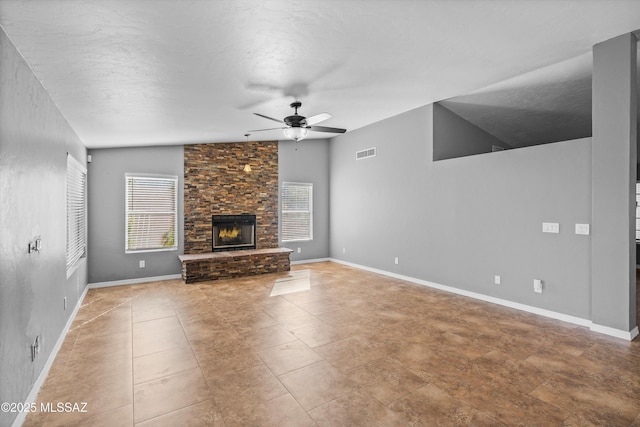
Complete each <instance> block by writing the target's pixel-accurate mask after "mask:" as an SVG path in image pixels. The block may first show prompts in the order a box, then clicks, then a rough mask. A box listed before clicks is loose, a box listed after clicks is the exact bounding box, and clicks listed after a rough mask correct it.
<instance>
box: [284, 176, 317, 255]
mask: <svg viewBox="0 0 640 427" xmlns="http://www.w3.org/2000/svg"><path fill="white" fill-rule="evenodd" d="M289 185H291V186H305V187H307V188H308V195H309V196H308V197H309V209H308V210H303V211H300V210H285V209H284V192H285V187H287V186H289ZM280 198H281V199H280V212H281V217H282V221H281V227H280V234H281V236H282V238H281V241H282V242H283V243H286V242H310V241H312V240H313V183H311V182H293V181H283V182H282V185H281V189H280ZM289 212H292V213H301V212H302V213H306V212H308V213H309V233H308V234H309V237H308V238H301V239H285V238H284V234H285V233H284V225H285V221H284V217H285V214H286V213H289Z"/></svg>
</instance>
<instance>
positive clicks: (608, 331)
mask: <svg viewBox="0 0 640 427" xmlns="http://www.w3.org/2000/svg"><path fill="white" fill-rule="evenodd" d="M589 329H591V330H592V331H593V332H598V333H600V334H605V335H609V336H612V337H616V338H622V339H623V340H627V341H632V340H633V339H634V338H635V337H637V336H638V327H637V326H636V327H635V328H633V329H632V330H630V331H625V330H623V329H615V328H610V327H609V326H602V325H598V324H595V323H592V324H591V326H590V327H589Z"/></svg>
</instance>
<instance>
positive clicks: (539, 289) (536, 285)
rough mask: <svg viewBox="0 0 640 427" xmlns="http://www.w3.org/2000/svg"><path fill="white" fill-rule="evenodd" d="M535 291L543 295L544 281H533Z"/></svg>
mask: <svg viewBox="0 0 640 427" xmlns="http://www.w3.org/2000/svg"><path fill="white" fill-rule="evenodd" d="M533 291H534V292H535V293H538V294H541V293H542V280H540V279H533Z"/></svg>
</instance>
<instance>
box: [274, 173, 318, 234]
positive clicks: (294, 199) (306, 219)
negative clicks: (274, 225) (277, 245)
mask: <svg viewBox="0 0 640 427" xmlns="http://www.w3.org/2000/svg"><path fill="white" fill-rule="evenodd" d="M281 203H282V241H283V242H292V241H301V240H313V184H305V183H300V182H283V183H282V198H281Z"/></svg>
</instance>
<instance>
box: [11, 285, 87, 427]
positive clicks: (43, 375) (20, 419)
mask: <svg viewBox="0 0 640 427" xmlns="http://www.w3.org/2000/svg"><path fill="white" fill-rule="evenodd" d="M88 290H89V286H85V288H84V291H83V292H82V294H81V295H80V298H78V302H77V303H76V306H75V308H74V309H73V312H72V313H71V316H69V319H67V323H66V324H65V325H64V329H63V330H62V332H61V333H60V336H59V337H58V339H57V341H56V344H55V345H54V346H53V348H52V349H51V354H49V358H48V359H47V362H46V363H45V364H44V366H43V368H42V371H40V375H38V378H37V379H36V382H35V383H34V384H33V387H31V391H30V392H29V394H28V395H27V397H26V399H25V400H24V403H25V404H26V405H29V404H31V403H36V401H37V399H38V393H40V388H41V387H42V384H44V381H45V380H46V379H47V375H49V370H51V366H52V365H53V361H54V360H55V359H56V356H57V355H58V352H59V351H60V348H61V347H62V343H63V342H64V340H65V338H66V337H67V332H69V329H70V328H71V324H72V323H73V321H74V320H75V318H76V315H77V314H78V311H79V310H80V306H81V305H82V301H84V297H85V296H86V295H87V291H88ZM28 414H29V413H28V412H22V411H21V412H18V416H17V417H16V419H15V420H13V424H12V426H13V427H19V426H21V425H22V424H23V423H24V421H25V419H26V418H27V415H28Z"/></svg>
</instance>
